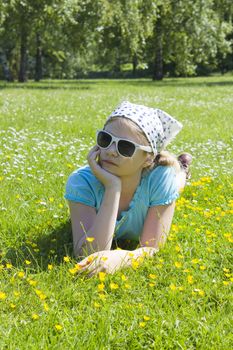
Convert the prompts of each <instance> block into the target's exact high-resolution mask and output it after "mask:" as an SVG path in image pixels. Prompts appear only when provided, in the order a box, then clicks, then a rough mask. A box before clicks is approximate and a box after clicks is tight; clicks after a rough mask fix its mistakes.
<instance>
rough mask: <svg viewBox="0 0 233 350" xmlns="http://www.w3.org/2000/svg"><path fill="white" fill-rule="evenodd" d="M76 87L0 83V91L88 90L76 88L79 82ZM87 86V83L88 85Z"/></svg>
mask: <svg viewBox="0 0 233 350" xmlns="http://www.w3.org/2000/svg"><path fill="white" fill-rule="evenodd" d="M76 84H77V86H73V85H72V86H71V85H70V83H68V84H67V85H60V83H59V85H53V84H51V83H50V84H39V85H36V84H30V83H29V84H28V85H26V84H23V85H20V84H15V83H5V84H1V83H0V90H1V89H2V90H3V89H22V90H90V86H87V83H86V86H78V84H80V83H79V82H78V83H76ZM88 84H89V83H88Z"/></svg>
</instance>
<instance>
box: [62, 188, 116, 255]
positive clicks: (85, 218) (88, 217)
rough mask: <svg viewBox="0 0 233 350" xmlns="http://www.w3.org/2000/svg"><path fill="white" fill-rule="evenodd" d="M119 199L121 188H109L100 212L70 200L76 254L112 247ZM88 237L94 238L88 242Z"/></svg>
mask: <svg viewBox="0 0 233 350" xmlns="http://www.w3.org/2000/svg"><path fill="white" fill-rule="evenodd" d="M119 200H120V190H119V189H118V188H107V189H106V190H105V193H104V197H103V201H102V203H101V206H100V209H99V211H98V214H96V211H95V209H94V208H92V207H89V206H87V205H85V204H81V203H75V202H71V201H69V202H68V203H69V208H70V215H71V223H72V233H73V242H74V254H75V255H76V256H79V255H81V256H83V255H84V256H87V255H89V254H91V253H93V252H96V251H99V250H109V249H110V248H111V245H112V239H113V234H114V229H115V223H116V218H117V212H118V207H119ZM87 237H90V238H91V239H94V240H93V241H92V242H88V241H87Z"/></svg>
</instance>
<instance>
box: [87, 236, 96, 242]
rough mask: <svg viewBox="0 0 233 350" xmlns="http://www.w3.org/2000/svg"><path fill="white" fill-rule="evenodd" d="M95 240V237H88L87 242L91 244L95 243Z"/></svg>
mask: <svg viewBox="0 0 233 350" xmlns="http://www.w3.org/2000/svg"><path fill="white" fill-rule="evenodd" d="M94 240H95V238H94V237H87V238H86V241H87V242H90V243H91V242H93V241H94Z"/></svg>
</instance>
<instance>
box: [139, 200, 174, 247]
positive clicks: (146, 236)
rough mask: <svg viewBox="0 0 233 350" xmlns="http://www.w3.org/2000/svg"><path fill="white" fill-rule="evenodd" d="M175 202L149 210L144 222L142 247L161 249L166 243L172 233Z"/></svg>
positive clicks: (141, 238) (141, 239)
mask: <svg viewBox="0 0 233 350" xmlns="http://www.w3.org/2000/svg"><path fill="white" fill-rule="evenodd" d="M174 211H175V202H172V203H171V204H168V205H158V206H154V207H151V208H149V210H148V213H147V217H146V220H145V222H144V226H143V231H142V235H141V237H140V245H141V246H142V247H144V246H145V247H154V248H157V249H159V248H160V246H161V245H163V244H164V243H165V242H166V239H167V236H168V233H169V231H170V227H171V223H172V219H173V215H174Z"/></svg>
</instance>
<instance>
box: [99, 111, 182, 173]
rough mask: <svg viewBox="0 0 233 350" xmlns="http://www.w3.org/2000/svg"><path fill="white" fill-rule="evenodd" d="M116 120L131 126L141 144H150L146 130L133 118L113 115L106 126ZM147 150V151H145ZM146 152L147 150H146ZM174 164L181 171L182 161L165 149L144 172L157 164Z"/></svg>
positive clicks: (123, 124)
mask: <svg viewBox="0 0 233 350" xmlns="http://www.w3.org/2000/svg"><path fill="white" fill-rule="evenodd" d="M114 120H118V121H119V122H120V124H122V126H127V127H128V128H130V129H131V130H132V131H133V132H134V134H135V136H136V137H137V139H138V143H139V144H140V145H143V146H148V145H149V141H148V140H147V137H146V135H145V134H144V132H143V131H142V130H141V129H140V128H139V126H138V125H137V124H136V123H134V122H133V121H132V120H130V119H128V118H125V117H122V118H121V117H112V118H111V119H110V120H108V121H107V122H106V123H105V125H104V127H105V126H106V125H107V124H110V123H111V122H113V121H114ZM143 152H145V151H143ZM145 153H146V152H145ZM159 165H161V166H173V167H174V168H175V170H176V171H177V172H179V171H180V170H181V168H180V163H179V162H178V160H177V157H176V155H175V154H173V153H171V152H168V151H166V150H163V151H161V152H159V153H158V154H157V155H156V156H155V157H154V159H153V162H152V164H151V165H149V166H148V167H146V168H144V169H143V173H145V172H149V171H150V170H152V169H154V168H155V167H157V166H159Z"/></svg>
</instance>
